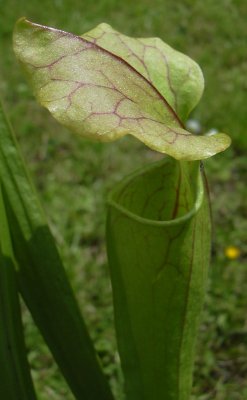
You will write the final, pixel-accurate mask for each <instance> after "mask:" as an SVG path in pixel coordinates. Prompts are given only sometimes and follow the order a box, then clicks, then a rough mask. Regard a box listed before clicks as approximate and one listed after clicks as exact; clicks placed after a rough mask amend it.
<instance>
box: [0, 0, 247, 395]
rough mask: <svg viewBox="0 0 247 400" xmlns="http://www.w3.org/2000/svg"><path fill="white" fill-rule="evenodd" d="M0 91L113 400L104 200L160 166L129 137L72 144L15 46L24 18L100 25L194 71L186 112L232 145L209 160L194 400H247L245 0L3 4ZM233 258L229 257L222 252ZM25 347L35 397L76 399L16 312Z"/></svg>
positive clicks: (116, 373) (80, 28) (115, 381)
mask: <svg viewBox="0 0 247 400" xmlns="http://www.w3.org/2000/svg"><path fill="white" fill-rule="evenodd" d="M0 10H1V11H0V51H1V54H0V72H1V78H0V91H1V96H2V97H3V98H4V100H5V103H6V106H7V110H8V112H9V116H10V118H11V121H12V123H13V125H14V128H15V131H16V132H17V135H18V139H19V141H20V143H21V146H22V149H23V152H24V155H25V158H26V160H27V163H28V165H29V168H30V169H31V172H32V174H33V177H34V180H35V183H36V186H37V187H38V190H39V192H40V196H41V200H42V202H43V204H44V207H45V209H46V211H47V214H48V217H49V220H50V225H51V228H52V230H53V232H54V235H55V236H56V239H57V242H58V245H59V247H60V251H61V254H62V256H63V258H64V260H65V264H66V267H67V271H68V274H69V277H70V279H71V282H72V284H73V287H74V289H75V291H76V294H77V298H78V300H79V302H80V306H81V309H82V311H83V313H84V315H85V317H86V320H87V323H88V327H89V329H90V333H91V336H92V338H93V340H94V343H95V346H96V349H97V351H98V354H99V356H100V358H101V360H102V363H103V366H104V369H105V372H106V374H107V376H108V377H109V380H110V381H111V384H112V387H113V389H114V392H115V393H116V399H117V400H121V394H120V393H121V382H122V377H121V373H120V367H119V359H118V355H117V351H116V342H115V338H114V331H113V316H112V299H111V288H110V283H109V277H108V272H107V266H106V257H105V244H104V220H105V205H104V200H105V197H106V194H107V193H108V191H109V190H110V188H111V187H112V185H113V183H114V182H116V181H118V180H119V179H121V177H122V176H124V175H125V174H126V173H128V172H130V171H132V170H133V169H134V168H136V167H138V166H140V165H142V164H144V163H146V162H148V161H149V160H150V161H151V160H155V159H156V158H157V157H159V156H158V155H157V154H156V153H153V152H151V151H149V150H147V149H145V148H144V146H143V145H142V144H140V143H138V142H137V141H135V140H134V139H127V138H125V139H122V140H120V141H119V142H116V143H112V144H107V145H103V144H95V143H94V144H92V143H89V142H87V141H84V140H81V139H79V138H77V137H74V136H72V135H70V134H69V133H68V132H67V131H66V130H65V129H63V128H61V127H60V126H58V125H57V124H56V122H55V121H54V120H53V119H52V118H51V117H50V116H49V115H48V113H47V112H46V111H45V110H43V109H41V108H40V107H39V106H38V105H37V104H36V102H35V101H34V99H33V97H32V95H31V93H30V90H29V88H28V87H27V85H26V82H25V80H24V77H23V75H22V72H21V70H20V68H19V66H18V64H17V62H16V60H15V58H14V55H13V52H12V48H11V35H12V29H13V25H14V23H15V21H16V19H18V18H19V17H21V16H24V15H25V16H26V17H27V18H29V19H31V20H33V21H35V22H38V23H41V24H47V25H51V26H55V27H57V28H60V29H64V30H68V31H72V32H74V33H78V34H80V33H83V32H85V31H87V30H89V29H91V28H92V27H93V26H95V25H96V24H98V23H100V22H102V21H105V22H108V23H110V24H111V25H113V26H114V27H115V28H116V29H118V30H120V31H122V32H123V33H126V34H130V35H133V36H147V37H148V36H159V37H161V38H162V39H164V40H165V41H166V42H167V43H169V44H170V45H172V46H174V47H175V48H177V49H179V50H181V51H182V52H184V53H187V54H188V55H190V56H191V57H192V58H194V59H195V60H196V61H197V62H198V63H199V64H200V65H201V67H202V69H203V72H204V76H205V81H206V89H205V94H204V97H203V99H202V101H201V103H200V105H199V106H198V107H197V109H196V110H195V111H194V113H193V118H195V119H197V120H199V121H200V123H201V125H202V126H203V129H204V130H208V129H210V128H217V129H219V130H221V131H225V132H227V133H230V135H231V136H232V138H233V146H232V148H231V149H230V150H228V151H227V152H225V153H224V154H220V155H218V156H216V157H214V158H213V159H211V160H208V161H206V163H205V166H206V169H207V172H208V177H209V181H210V186H211V189H212V202H213V214H214V221H215V235H214V243H213V259H212V268H211V272H210V279H209V290H208V295H207V299H206V305H205V310H204V317H203V322H202V325H201V331H200V338H199V344H198V356H197V363H196V368H195V381H194V389H193V396H192V399H193V400H212V399H215V400H245V399H246V398H247V382H246V376H247V320H246V309H247V296H246V293H247V266H246V255H247V244H246V232H247V222H246V214H247V209H246V198H247V189H246V158H245V155H244V151H245V150H246V148H247V134H246V128H247V117H246V90H247V84H246V73H247V57H246V17H247V3H246V1H245V0H234V1H233V0H220V1H218V2H215V1H212V0H205V1H203V2H202V1H192V0H183V1H179V2H174V1H172V0H153V1H152V2H150V1H149V0H141V1H139V2H132V1H130V0H125V1H116V0H100V1H97V2H91V1H82V0H80V1H79V0H70V1H69V0H55V1H48V0H43V1H42V2H40V1H38V0H29V1H24V0H21V1H18V0H5V1H3V0H0ZM231 245H235V246H236V247H237V248H238V249H239V250H240V256H239V257H238V258H237V259H235V260H230V259H228V258H227V257H226V256H225V249H226V248H227V247H228V246H231ZM23 310H24V312H23V315H24V320H25V326H26V337H27V348H28V352H29V359H30V362H31V365H32V373H33V376H34V379H35V383H36V387H37V388H38V390H39V392H40V395H39V399H40V400H48V399H49V400H53V399H54V400H62V399H68V400H69V399H72V396H71V395H70V394H69V391H68V389H67V386H66V384H65V383H64V381H63V379H62V377H61V376H60V373H59V371H58V369H57V367H56V365H55V364H54V362H53V360H52V357H51V355H50V353H49V351H48V350H47V348H46V346H45V344H44V343H43V341H42V339H41V337H40V335H39V333H38V331H37V329H36V328H35V326H34V325H33V323H32V320H31V318H30V316H29V314H28V312H27V311H26V310H25V308H24V306H23Z"/></svg>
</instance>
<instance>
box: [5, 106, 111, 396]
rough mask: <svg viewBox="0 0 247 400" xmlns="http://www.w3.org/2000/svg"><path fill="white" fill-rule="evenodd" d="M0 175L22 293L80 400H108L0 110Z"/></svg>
mask: <svg viewBox="0 0 247 400" xmlns="http://www.w3.org/2000/svg"><path fill="white" fill-rule="evenodd" d="M0 132H1V134H0V176H1V178H2V184H3V197H4V202H5V206H6V211H7V216H8V221H9V226H10V233H11V238H12V242H13V250H14V254H15V257H16V261H17V263H18V280H19V286H20V291H21V294H22V296H23V298H24V300H25V302H26V304H27V306H28V308H29V310H30V311H31V313H32V316H33V318H34V320H35V322H36V324H37V325H38V327H39V329H40V331H41V333H42V335H43V336H44V338H45V340H46V342H47V344H48V346H49V347H50V349H51V351H52V353H53V355H54V357H55V360H56V361H57V363H58V365H59V367H60V368H61V370H62V372H63V374H64V376H65V378H66V380H67V381H68V383H69V385H70V387H71V390H72V391H73V393H74V395H75V396H76V398H77V399H79V400H87V399H88V400H89V399H90V400H99V399H102V400H103V399H104V400H112V398H113V397H112V394H111V392H110V389H109V387H108V384H107V381H106V379H105V377H104V376H103V374H102V371H101V369H100V366H99V364H98V361H97V358H96V355H95V352H94V349H93V345H92V343H91V341H90V338H89V335H88V333H87V330H86V327H85V324H84V322H83V320H82V317H81V314H80V311H79V308H78V304H77V302H76V300H75V298H74V295H73V292H72V289H71V287H70V285H69V282H68V279H67V276H66V274H65V271H64V268H63V265H62V262H61V259H60V257H59V254H58V251H57V248H56V246H55V242H54V239H53V237H52V235H51V233H50V230H49V228H48V226H47V223H46V219H45V216H44V213H43V211H42V209H41V207H40V204H39V201H38V199H37V195H36V193H35V191H34V189H33V187H32V185H31V182H30V179H29V177H28V175H27V172H26V169H25V166H24V163H23V160H22V158H21V155H20V151H19V149H18V146H17V143H16V140H15V138H14V136H13V133H12V132H11V129H10V127H9V124H8V122H7V120H6V117H5V115H4V113H3V110H2V109H1V108H0Z"/></svg>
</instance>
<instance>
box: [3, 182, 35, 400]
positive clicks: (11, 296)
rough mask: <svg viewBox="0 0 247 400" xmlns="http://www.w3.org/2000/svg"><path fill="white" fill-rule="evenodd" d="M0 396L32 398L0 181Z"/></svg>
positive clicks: (20, 398)
mask: <svg viewBox="0 0 247 400" xmlns="http://www.w3.org/2000/svg"><path fill="white" fill-rule="evenodd" d="M0 398H1V399H6V400H17V399H18V400H35V399H36V396H35V392H34V388H33V383H32V379H31V376H30V370H29V365H28V362H27V358H26V349H25V343H24V337H23V327H22V321H21V312H20V305H19V298H18V289H17V282H16V273H15V267H14V257H13V252H12V247H11V240H10V234H9V229H8V224H7V220H6V213H5V208H4V203H3V198H2V190H1V181H0Z"/></svg>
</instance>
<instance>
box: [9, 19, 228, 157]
mask: <svg viewBox="0 0 247 400" xmlns="http://www.w3.org/2000/svg"><path fill="white" fill-rule="evenodd" d="M14 50H15V53H16V56H17V58H18V59H19V60H20V62H21V63H22V64H23V67H24V70H25V71H26V74H27V76H28V79H29V80H30V83H31V85H32V88H33V91H34V93H35V95H36V97H37V99H38V101H39V102H40V104H42V105H43V106H44V107H46V108H47V109H48V110H49V111H50V112H51V113H52V115H53V116H54V117H55V118H56V119H57V120H58V121H59V122H60V123H61V124H63V125H65V126H66V127H68V128H69V129H71V130H72V131H73V132H75V133H77V134H79V135H81V136H85V137H89V138H91V139H94V140H98V141H112V140H115V139H118V138H120V137H122V136H124V135H133V136H135V137H136V138H138V139H139V140H141V141H142V142H143V143H145V144H146V145H147V146H149V147H150V148H152V149H154V150H156V151H159V152H161V153H167V154H169V155H171V156H172V157H174V158H176V159H183V160H199V159H203V158H208V157H210V156H212V155H214V154H216V153H218V152H220V151H223V150H225V149H226V148H227V147H228V146H229V144H230V139H229V137H228V136H227V135H225V134H223V133H219V134H216V135H214V136H194V135H192V134H190V133H189V132H188V131H186V130H185V129H184V128H183V124H182V122H181V121H180V119H179V118H178V116H177V114H176V113H175V111H174V110H173V108H172V107H171V106H170V105H169V103H168V102H167V100H166V99H165V98H164V97H163V96H162V94H161V93H160V92H159V91H158V90H157V89H156V87H155V86H154V85H153V84H152V83H151V82H150V81H148V80H147V79H146V78H145V77H144V76H143V75H141V73H140V72H138V71H137V70H136V69H134V68H133V67H132V66H131V65H130V64H129V63H128V62H126V61H125V60H124V59H123V58H121V57H119V56H116V55H114V54H112V53H111V52H109V51H107V50H106V49H103V48H102V47H100V46H99V45H97V43H94V42H89V41H88V40H86V39H84V38H82V37H80V36H75V35H72V34H71V33H67V32H63V31H60V30H57V29H53V28H49V27H46V26H41V25H37V24H33V23H31V22H29V21H27V20H26V19H21V20H19V21H18V22H17V24H16V27H15V32H14ZM175 58H176V57H175ZM170 64H171V63H170ZM176 74H177V72H176ZM164 79H165V77H164ZM195 99H197V96H195ZM196 101H197V100H196Z"/></svg>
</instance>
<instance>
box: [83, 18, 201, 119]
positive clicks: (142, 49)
mask: <svg viewBox="0 0 247 400" xmlns="http://www.w3.org/2000/svg"><path fill="white" fill-rule="evenodd" d="M82 37H83V38H85V39H86V40H88V41H90V42H93V43H96V44H97V45H98V46H100V47H103V48H104V49H106V50H108V51H110V52H112V53H113V54H115V55H117V56H119V57H121V58H123V59H124V60H125V61H127V62H128V63H129V64H130V65H131V66H132V67H133V68H135V69H136V70H137V71H138V72H139V73H140V74H141V75H143V76H144V77H145V78H146V79H147V80H148V81H149V82H151V83H152V84H153V85H154V86H155V87H156V89H157V90H159V92H160V93H161V94H162V96H164V97H165V99H166V100H167V101H168V103H169V104H170V106H171V107H172V108H173V109H174V111H175V112H176V113H177V115H178V116H179V118H181V119H182V120H185V119H186V117H187V116H188V114H189V113H190V111H191V110H192V109H193V108H194V107H195V106H196V104H197V103H198V101H199V100H200V98H201V95H202V92H203V89H204V78H203V74H202V71H201V69H200V67H199V65H198V64H197V63H196V62H195V61H193V60H192V59H191V58H190V57H188V56H186V55H185V54H183V53H180V52H179V51H177V50H175V49H173V48H172V47H170V46H169V45H168V44H166V43H164V42H163V41H162V40H161V39H159V38H145V39H144V38H132V37H128V36H126V35H123V34H121V33H120V32H117V31H116V30H114V29H113V28H112V27H111V26H110V25H108V24H105V23H103V24H100V25H98V26H97V27H96V28H95V29H93V30H91V31H89V32H87V33H85V34H84V35H82Z"/></svg>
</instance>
